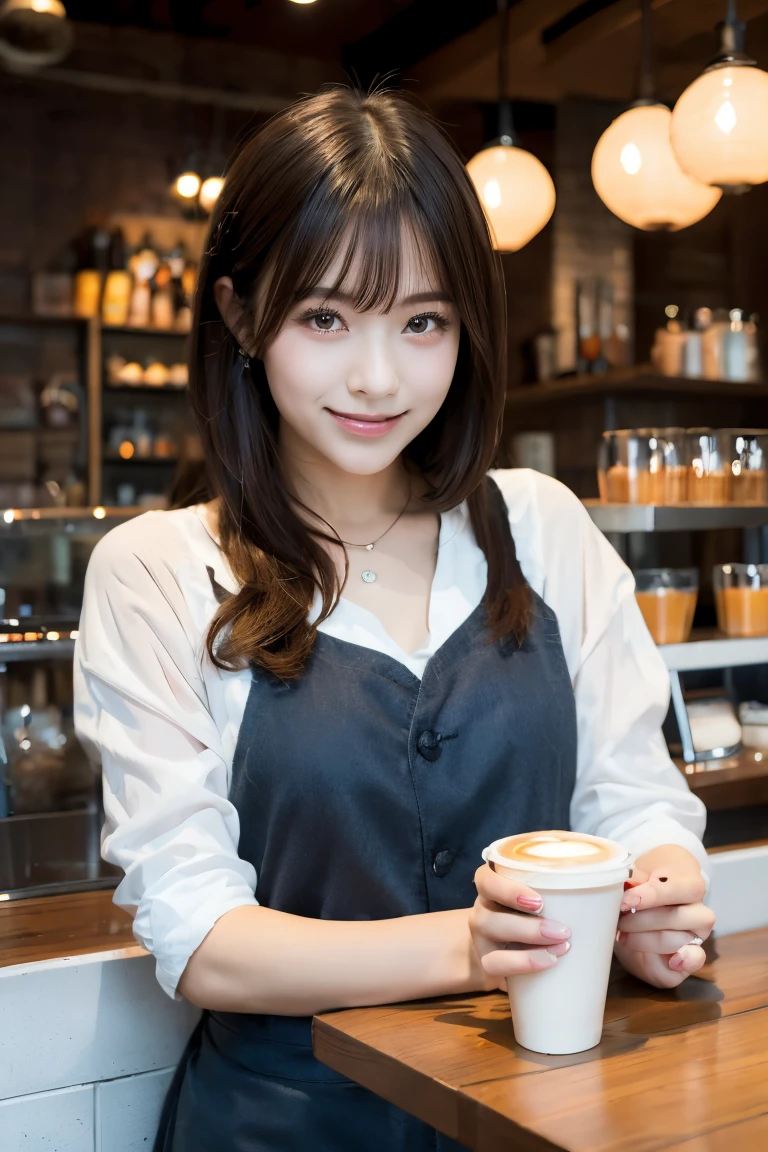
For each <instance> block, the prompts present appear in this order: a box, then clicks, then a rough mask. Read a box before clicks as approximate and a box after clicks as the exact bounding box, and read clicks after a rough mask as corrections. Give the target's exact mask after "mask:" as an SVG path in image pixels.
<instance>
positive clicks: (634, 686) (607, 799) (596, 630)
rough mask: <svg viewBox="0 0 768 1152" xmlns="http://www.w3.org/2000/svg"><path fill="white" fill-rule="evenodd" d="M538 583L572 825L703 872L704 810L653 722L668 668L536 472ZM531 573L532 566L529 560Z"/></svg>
mask: <svg viewBox="0 0 768 1152" xmlns="http://www.w3.org/2000/svg"><path fill="white" fill-rule="evenodd" d="M534 492H535V495H534V499H535V501H536V503H537V504H538V516H537V517H536V521H537V529H536V532H535V533H534V535H538V536H539V539H538V540H535V541H531V542H530V543H531V547H532V548H533V550H534V551H535V552H537V553H538V554H539V555H540V556H541V557H542V561H541V569H540V581H541V587H542V589H543V596H544V599H545V600H546V602H547V603H548V604H549V605H550V607H552V608H553V609H554V611H555V612H556V614H557V617H558V622H559V625H560V632H561V637H562V640H563V649H564V651H565V655H566V660H567V662H568V665H569V669H570V672H571V679H572V683H573V689H574V695H575V700H576V714H577V723H578V752H577V774H576V786H575V789H574V793H573V798H572V803H571V827H572V828H573V829H575V830H576V831H582V832H588V833H591V834H593V835H597V836H606V837H608V838H609V839H612V840H617V841H619V842H620V843H622V844H623V845H624V846H625V847H626V848H627V849H629V851H630V852H631V853H632V854H633V856H634V857H637V856H639V855H641V854H642V853H644V852H647V851H649V850H650V849H651V848H655V847H658V846H659V845H661V844H678V845H680V846H682V847H683V848H687V849H688V851H689V852H691V853H692V854H693V855H694V856H695V857H696V859H697V860H698V861H699V863H700V864H701V866H702V869H705V867H706V863H707V854H706V851H705V849H704V847H703V845H702V841H701V838H702V836H703V834H704V828H705V825H706V809H705V807H704V805H703V804H702V802H701V800H699V799H698V797H696V796H694V795H693V793H692V792H691V791H690V789H689V788H688V784H687V781H686V780H685V777H684V776H683V775H682V773H681V772H680V771H679V770H678V769H677V767H676V766H675V765H674V763H673V762H672V760H671V759H670V756H669V752H668V751H667V746H666V742H665V740H664V736H663V734H662V731H661V725H662V722H663V721H664V718H665V716H666V714H667V709H668V707H669V696H670V688H669V674H668V672H667V669H666V666H665V664H664V661H663V660H662V658H661V655H660V653H659V651H658V649H657V648H656V645H655V643H654V642H653V639H652V638H651V635H650V633H649V632H648V629H647V627H646V625H645V621H644V620H643V617H642V613H641V612H640V609H639V607H638V605H637V601H636V600H635V594H634V592H635V584H634V577H633V576H632V573H631V571H630V570H629V568H628V567H627V566H626V564H624V562H623V561H622V560H621V558H620V557H619V555H618V553H617V552H616V550H615V549H614V548H613V547H612V546H611V545H610V543H609V542H608V541H607V540H606V538H605V537H604V536H603V534H602V533H601V532H600V531H599V530H598V529H597V527H596V526H595V525H594V524H593V522H592V520H591V519H590V517H589V514H588V513H587V511H586V509H585V508H584V507H583V505H582V504H581V502H580V501H579V500H578V499H577V498H576V497H575V496H574V495H573V493H571V492H570V491H568V489H566V488H565V487H564V486H563V485H562V484H558V483H557V482H556V481H554V480H551V479H549V478H548V477H543V476H538V477H537V478H536V481H535V485H534ZM533 568H534V571H535V568H536V566H535V564H534V565H533Z"/></svg>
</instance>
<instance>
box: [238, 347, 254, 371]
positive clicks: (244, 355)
mask: <svg viewBox="0 0 768 1152" xmlns="http://www.w3.org/2000/svg"><path fill="white" fill-rule="evenodd" d="M238 352H239V353H240V355H241V356H242V358H243V368H250V366H251V357H250V356H249V355H248V353H247V352H246V350H245V348H238Z"/></svg>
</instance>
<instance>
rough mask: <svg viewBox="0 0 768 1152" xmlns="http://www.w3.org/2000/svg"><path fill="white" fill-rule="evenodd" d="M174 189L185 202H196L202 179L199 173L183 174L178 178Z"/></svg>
mask: <svg viewBox="0 0 768 1152" xmlns="http://www.w3.org/2000/svg"><path fill="white" fill-rule="evenodd" d="M174 187H175V189H176V191H177V193H178V194H179V196H181V197H182V198H183V199H184V200H194V198H195V196H197V194H198V192H199V191H200V177H199V176H198V174H197V172H182V173H181V175H180V176H177V177H176V183H175V185H174Z"/></svg>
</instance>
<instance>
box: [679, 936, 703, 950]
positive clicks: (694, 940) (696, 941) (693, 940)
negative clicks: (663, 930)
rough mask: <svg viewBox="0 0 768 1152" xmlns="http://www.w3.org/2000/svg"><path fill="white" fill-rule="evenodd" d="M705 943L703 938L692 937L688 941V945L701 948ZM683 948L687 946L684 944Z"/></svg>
mask: <svg viewBox="0 0 768 1152" xmlns="http://www.w3.org/2000/svg"><path fill="white" fill-rule="evenodd" d="M703 943H704V941H703V940H702V938H701V936H692V937H691V939H690V940H689V941H688V944H698V945H699V946H701V945H702V944H703ZM683 947H684V948H686V947H687V945H686V944H684V945H683Z"/></svg>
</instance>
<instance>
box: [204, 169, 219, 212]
mask: <svg viewBox="0 0 768 1152" xmlns="http://www.w3.org/2000/svg"><path fill="white" fill-rule="evenodd" d="M223 187H224V177H223V176H209V177H208V179H207V180H203V183H202V185H201V187H200V197H199V199H200V207H201V208H202V209H203V211H204V212H212V211H213V206H214V204H215V203H216V201H217V200H218V198H219V196H220V195H221V190H222V188H223Z"/></svg>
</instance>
